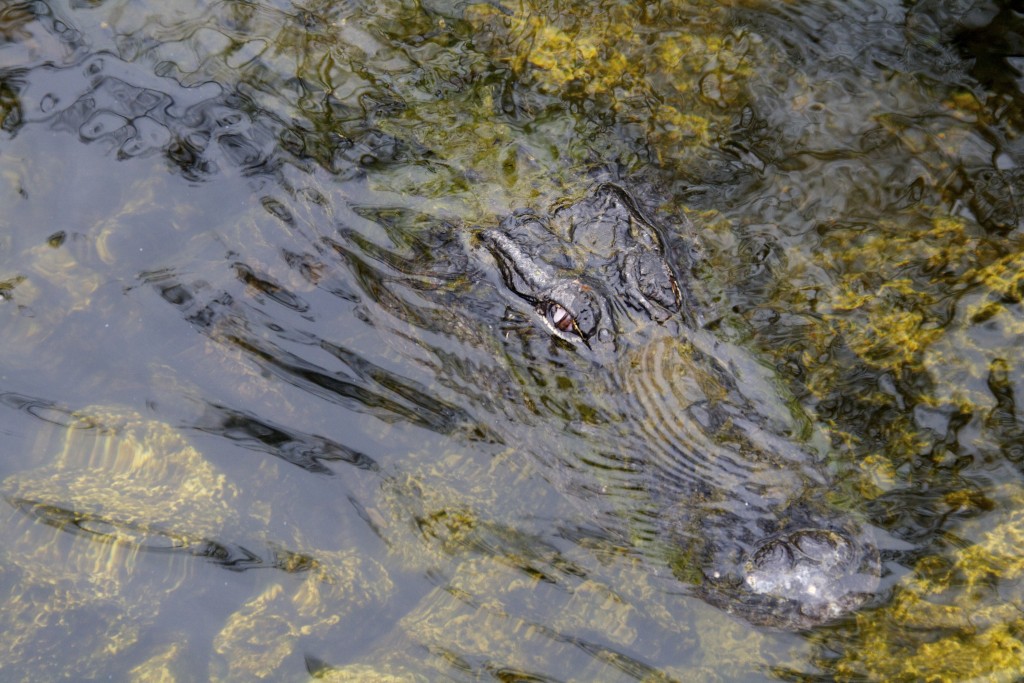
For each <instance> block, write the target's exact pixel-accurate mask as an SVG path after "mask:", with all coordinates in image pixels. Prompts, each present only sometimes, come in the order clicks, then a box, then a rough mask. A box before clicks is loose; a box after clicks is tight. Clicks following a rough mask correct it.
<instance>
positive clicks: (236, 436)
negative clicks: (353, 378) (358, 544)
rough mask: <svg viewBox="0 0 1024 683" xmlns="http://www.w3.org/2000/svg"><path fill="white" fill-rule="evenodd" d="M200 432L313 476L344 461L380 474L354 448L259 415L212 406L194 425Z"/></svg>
mask: <svg viewBox="0 0 1024 683" xmlns="http://www.w3.org/2000/svg"><path fill="white" fill-rule="evenodd" d="M193 428H194V429H197V430H198V431H201V432H204V433H207V434H214V435H217V436H221V437H224V438H225V439H228V440H229V441H233V442H235V443H237V444H239V445H240V446H242V447H244V448H247V449H249V450H254V451H259V452H263V453H267V454H268V455H272V456H274V457H277V458H281V459H282V460H284V461H285V462H288V463H291V464H292V465H296V466H297V467H301V468H302V469H304V470H306V471H307V472H311V473H313V474H326V475H332V474H334V470H332V469H331V468H330V467H328V466H327V465H325V464H324V463H325V462H342V463H347V464H349V465H354V466H355V467H358V468H359V469H362V470H370V471H374V472H375V471H377V470H378V469H379V467H378V465H377V462H376V461H375V460H374V459H373V458H371V457H370V456H368V455H366V454H365V453H361V452H360V451H357V450H355V449H354V448H349V447H348V446H345V445H344V444H340V443H338V442H336V441H332V440H330V439H326V438H324V437H322V436H317V435H310V434H302V433H299V432H297V431H295V430H292V429H288V428H286V427H283V426H281V425H274V424H271V423H270V422H269V421H267V420H263V419H260V418H258V417H256V416H255V415H251V414H248V413H244V412H241V411H238V410H232V409H231V408H227V407H225V406H221V405H216V404H213V403H208V404H207V405H206V412H205V414H204V415H203V416H202V417H200V418H198V419H197V420H196V421H195V423H194V425H193Z"/></svg>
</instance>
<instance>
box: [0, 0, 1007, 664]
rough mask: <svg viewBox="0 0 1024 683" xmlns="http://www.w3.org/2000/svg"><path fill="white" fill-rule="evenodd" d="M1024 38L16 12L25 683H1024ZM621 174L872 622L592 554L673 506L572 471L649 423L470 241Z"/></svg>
mask: <svg viewBox="0 0 1024 683" xmlns="http://www.w3.org/2000/svg"><path fill="white" fill-rule="evenodd" d="M1021 35H1024V17H1022V15H1020V14H1019V13H1016V12H1014V11H1013V10H1012V9H1011V6H1010V3H999V2H994V3H989V4H982V5H975V4H967V3H940V2H918V3H896V2H892V3H885V2H857V3H850V2H834V3H829V2H794V3H786V4H779V3H763V4H762V3H757V2H743V3H734V4H727V5H718V4H714V3H701V2H690V3H687V2H674V1H672V0H666V1H665V2H655V3H648V4H645V5H643V6H638V5H636V4H635V3H627V2H619V3H616V2H601V3H598V4H595V3H592V2H588V3H576V4H573V3H568V2H532V1H529V0H524V1H522V2H502V3H479V4H474V3H468V2H448V1H446V0H423V1H421V2H400V1H398V0H395V1H390V0H389V1H388V2H380V3H363V2H358V1H356V0H353V1H342V2H320V3H316V2H314V3H303V4H301V5H296V4H291V3H275V2H263V3H242V2H217V3H191V4H190V3H187V2H171V3H139V2H132V3H129V2H123V1H113V0H110V1H106V2H104V1H102V0H100V1H98V2H79V1H73V2H70V3H53V2H42V1H38V2H26V3H9V4H7V5H5V6H4V7H3V9H0V207H3V210H2V212H0V295H2V301H0V316H2V318H3V321H2V323H0V324H2V329H3V340H4V353H3V357H2V361H0V434H2V435H3V439H2V440H0V480H2V492H3V495H4V501H5V502H4V503H3V504H2V505H3V509H4V514H3V516H2V520H3V521H2V524H0V534H2V537H3V543H0V547H2V548H3V550H2V551H0V587H2V590H0V601H2V603H3V607H4V608H3V610H2V616H0V619H2V621H3V630H4V632H5V635H6V638H5V644H4V646H3V647H2V648H0V670H2V671H3V672H4V673H3V678H5V679H11V680H18V679H24V680H40V679H57V678H60V677H73V678H76V679H80V680H92V679H99V678H112V679H114V680H151V679H156V678H157V677H160V676H163V677H165V678H166V679H167V680H253V679H257V678H260V677H262V678H266V679H269V680H305V679H308V678H309V677H311V676H316V677H320V678H324V679H328V680H366V681H377V680H392V679H389V678H387V677H388V676H391V677H393V680H429V681H434V680H503V681H509V680H544V681H548V680H551V681H597V680H600V681H623V680H645V681H655V680H778V679H782V680H832V679H840V680H921V679H925V678H929V677H932V678H934V679H936V680H942V679H944V678H945V679H948V680H962V679H965V678H968V677H979V678H986V677H989V678H994V679H997V680H1013V679H1015V678H1016V677H1017V676H1018V674H1019V671H1021V670H1022V668H1024V662H1022V659H1024V646H1022V644H1021V642H1020V633H1021V630H1022V627H1024V621H1022V619H1021V616H1020V615H1021V607H1022V606H1024V597H1022V595H1021V590H1020V580H1021V574H1022V572H1024V565H1022V563H1021V560H1020V557H1022V556H1024V552H1022V550H1024V548H1022V547H1021V545H1022V543H1021V538H1022V527H1021V525H1022V519H1021V510H1022V509H1024V508H1022V505H1024V484H1022V470H1021V463H1022V460H1024V450H1022V447H1021V444H1022V442H1024V416H1022V412H1021V408H1020V407H1018V406H1017V405H1016V399H1015V397H1016V395H1017V394H1018V393H1020V392H1021V391H1022V390H1024V379H1022V378H1024V375H1022V355H1024V354H1022V349H1024V344H1021V335H1022V333H1024V309H1022V307H1021V295H1022V287H1024V285H1022V281H1024V275H1022V273H1024V245H1022V242H1024V231H1022V227H1021V225H1022V224H1021V210H1022V207H1021V201H1022V200H1021V186H1022V185H1021V178H1022V176H1021V171H1020V163H1021V160H1022V159H1024V149H1022V148H1021V142H1020V133H1021V126H1022V125H1024V93H1022V90H1021V85H1022V80H1021V79H1022V78H1024V76H1022V75H1021V74H1022V70H1024V62H1022V61H1021V60H1022V59H1024V57H1022V56H1021V48H1020V40H1021ZM602 179H614V180H616V181H617V182H620V183H621V184H623V185H625V186H626V187H630V188H634V189H635V191H636V193H637V194H638V195H640V196H643V197H644V199H645V202H646V206H645V208H646V209H647V210H648V211H650V212H651V214H652V215H653V216H654V217H655V218H656V219H657V221H658V222H659V224H660V225H661V226H662V227H663V229H664V230H665V232H666V234H667V236H668V242H669V246H670V248H671V249H672V253H674V254H677V255H681V254H682V253H683V251H684V250H690V249H692V250H694V252H695V253H697V254H698V257H699V258H697V260H696V261H695V262H696V263H697V264H699V266H698V267H696V268H695V269H693V270H692V271H690V272H688V273H687V276H688V277H689V278H692V284H693V288H694V291H695V292H696V293H697V294H696V295H695V296H696V298H697V305H698V306H699V308H700V313H701V315H700V317H699V318H700V323H701V324H702V325H703V326H704V327H703V329H702V330H701V334H704V335H706V336H707V338H709V339H715V340H718V341H719V342H720V343H722V344H727V345H730V347H731V348H734V349H737V350H738V351H737V352H738V353H741V354H743V355H742V357H743V358H747V359H753V360H751V362H752V363H754V364H756V365H757V366H758V367H759V368H762V369H763V371H764V372H763V375H764V376H765V377H767V379H766V380H765V381H766V386H771V387H773V388H772V390H771V391H769V392H767V393H766V394H765V395H764V396H763V402H762V403H763V404H762V405H761V406H760V407H759V409H760V410H761V411H762V412H771V411H798V412H801V413H802V414H806V415H808V416H810V417H809V422H808V424H807V425H805V428H806V429H805V431H806V434H804V435H803V437H802V438H804V439H806V440H808V441H809V442H813V443H814V444H815V448H816V449H817V452H819V453H820V454H821V457H822V459H823V461H822V463H821V464H822V469H823V470H824V471H825V472H826V474H827V480H828V487H827V489H828V490H827V493H823V494H821V495H822V496H824V497H826V498H827V500H828V505H830V506H831V507H833V508H835V509H837V510H842V511H843V512H844V513H846V514H850V515H856V516H857V517H858V518H861V519H863V520H864V521H865V524H866V525H867V526H869V527H870V528H871V529H872V530H873V533H874V536H875V539H876V542H877V544H878V546H879V549H880V551H881V557H882V576H881V582H880V585H879V588H878V590H877V596H875V599H874V600H873V601H872V602H871V604H870V605H869V606H867V607H865V608H863V609H861V610H859V611H858V612H857V613H855V614H852V615H848V616H847V617H845V618H843V619H841V620H839V621H838V622H836V623H833V624H829V625H827V626H823V627H820V628H815V629H811V630H807V631H802V632H787V631H778V630H772V629H768V628H761V627H756V626H753V625H751V624H749V623H747V622H746V621H744V620H742V619H737V618H734V617H732V616H729V615H728V614H726V613H725V612H724V611H723V610H721V609H717V608H715V607H713V606H711V605H709V604H706V603H705V602H703V601H701V600H700V599H698V597H697V596H696V595H695V590H694V586H693V585H692V583H688V582H687V581H686V580H683V579H682V578H681V577H680V576H677V575H674V574H673V573H672V572H671V571H669V570H668V568H666V567H664V566H659V565H658V563H657V562H652V561H651V560H650V558H649V557H648V556H647V554H646V553H645V551H644V550H643V549H644V548H645V547H649V546H644V545H643V542H644V541H645V540H646V542H647V543H650V542H651V539H644V538H640V537H642V536H644V534H645V533H646V530H647V529H648V527H643V526H642V525H641V526H639V527H636V526H630V527H628V528H626V529H625V530H624V531H623V529H614V528H612V529H609V528H608V526H607V525H604V524H600V523H597V522H596V521H595V519H600V515H601V514H604V513H609V514H611V513H614V512H615V511H621V510H622V509H623V508H624V507H626V508H629V507H630V506H631V505H633V503H632V502H630V501H628V500H627V501H624V499H623V497H622V496H623V493H622V491H621V490H618V489H616V482H617V480H616V478H615V477H616V475H615V469H614V467H610V466H608V464H607V463H604V465H603V466H601V467H596V466H595V467H593V468H592V469H587V468H582V470H581V471H582V475H581V474H579V473H573V474H571V475H567V474H566V471H565V468H564V465H565V461H566V454H572V455H574V457H575V455H578V454H579V453H585V454H586V453H593V454H594V455H595V458H594V462H597V461H600V458H598V457H597V455H601V452H600V449H599V448H598V444H599V441H600V437H601V436H602V435H603V434H605V433H606V432H602V429H604V427H602V425H605V424H608V423H609V420H611V419H612V418H610V417H609V416H616V415H622V414H628V415H629V416H631V418H633V419H636V420H638V421H640V422H641V423H643V424H652V423H651V421H650V420H651V419H652V418H650V416H648V415H645V414H642V413H645V409H644V406H645V405H649V403H647V402H645V399H644V398H643V397H642V396H641V398H639V399H637V400H636V401H633V402H631V401H629V400H626V399H625V398H622V399H621V400H620V397H617V396H614V395H604V394H601V393H600V392H598V391H597V390H596V389H597V388H599V387H602V386H604V384H603V378H604V375H603V374H602V370H600V369H596V370H595V369H594V367H593V366H588V365H585V364H580V363H579V361H578V354H574V353H573V352H572V351H571V350H570V349H566V348H565V347H563V346H559V345H558V344H552V343H549V341H548V338H547V336H546V335H547V333H546V331H545V330H544V329H543V328H541V327H538V326H537V325H536V324H535V321H534V320H532V319H531V318H530V316H529V315H528V313H529V312H528V311H526V312H525V313H524V310H523V309H522V307H516V306H515V305H513V304H512V303H510V299H509V298H508V297H507V296H505V295H504V294H503V293H502V292H501V284H500V280H499V279H498V278H496V277H495V273H494V272H493V271H494V269H493V267H490V266H489V265H488V262H487V261H486V259H483V260H481V259H480V258H478V257H477V256H478V255H475V254H474V252H473V249H472V246H471V244H472V237H471V235H472V232H473V230H475V229H476V228H477V227H494V226H495V225H497V224H498V222H499V220H500V219H501V217H503V216H504V215H506V214H508V213H509V212H510V211H513V210H515V209H518V208H524V207H528V208H532V209H534V210H537V211H545V210H546V209H547V208H548V207H549V206H551V205H552V204H565V203H568V202H570V201H572V200H573V199H575V198H578V197H580V196H583V195H584V194H586V193H587V192H589V191H590V190H591V189H592V188H593V186H594V185H595V183H597V182H599V181H600V180H602ZM679 257H680V258H682V256H679ZM659 348H667V347H666V346H665V345H660V346H657V345H656V346H651V347H649V348H646V350H645V351H642V352H637V353H636V355H635V356H630V357H629V358H630V359H632V362H633V365H634V366H638V367H643V368H646V370H645V372H646V373H647V374H646V375H644V376H645V377H647V378H648V379H649V380H650V383H651V385H652V386H666V387H667V388H666V389H665V391H669V392H671V391H680V389H679V387H678V386H675V387H674V386H673V383H672V382H671V381H670V380H671V377H669V376H668V375H665V374H659V373H663V372H664V368H666V367H671V366H672V364H671V363H669V362H667V361H665V360H664V357H663V356H659V355H657V349H659ZM645 354H646V355H645ZM609 373H612V371H611V370H609ZM609 376H612V375H611V374H610V375H609ZM667 377H668V379H666V378H667ZM639 391H640V392H641V393H642V388H641V389H640V390H639ZM644 420H648V421H647V422H646V423H645V422H643V421H644ZM654 426H655V427H657V425H654ZM651 432H652V433H657V432H658V429H654V428H652V429H651ZM794 438H796V437H795V436H794ZM604 455H607V454H603V455H602V457H604ZM616 455H617V456H621V454H616ZM641 456H642V454H641ZM623 488H624V487H623ZM567 489H568V490H567ZM581 490H582V491H584V492H585V495H583V494H581ZM602 491H603V492H605V493H607V494H608V495H605V496H603V497H602V495H601V492H602ZM640 493H641V494H643V493H644V491H640ZM581 498H589V500H581ZM595 510H596V511H597V513H598V514H597V515H595V514H594V511H595ZM613 526H614V525H613ZM654 528H657V525H654ZM620 532H621V533H620ZM629 534H633V535H634V536H635V537H634V538H630V537H629Z"/></svg>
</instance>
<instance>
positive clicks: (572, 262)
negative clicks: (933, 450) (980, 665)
mask: <svg viewBox="0 0 1024 683" xmlns="http://www.w3.org/2000/svg"><path fill="white" fill-rule="evenodd" d="M685 232H686V231H685V230H683V231H673V233H672V236H676V235H677V234H685ZM476 245H477V246H476V249H477V252H478V253H481V254H482V258H484V259H485V260H489V261H490V264H491V265H490V267H491V270H492V271H496V276H495V278H494V279H495V280H496V281H497V283H498V288H499V289H502V290H503V291H504V293H505V296H506V299H507V303H508V304H509V305H510V306H512V307H513V308H518V309H519V311H520V314H521V315H523V316H529V317H531V318H532V319H533V321H534V324H535V325H536V326H537V327H539V328H541V329H543V330H544V331H546V333H547V334H548V335H550V339H551V340H552V344H553V345H554V347H555V349H554V350H553V352H552V354H553V355H552V356H551V357H550V358H549V359H547V360H546V362H548V363H549V364H551V367H553V368H558V367H561V368H565V367H572V366H573V365H576V366H578V370H579V373H578V375H577V380H578V381H576V382H571V381H570V382H568V383H567V382H565V381H563V382H562V383H561V386H563V387H564V386H568V385H571V386H570V388H569V389H568V392H566V391H564V390H562V391H561V392H560V390H559V389H558V388H557V387H558V386H559V383H558V382H557V381H551V379H550V378H547V379H545V380H544V381H541V382H534V381H531V380H530V379H529V378H530V377H532V376H533V375H531V374H530V373H527V372H522V373H519V374H518V376H520V377H523V378H524V380H523V381H522V384H523V386H524V390H525V392H526V393H527V394H530V393H533V394H534V397H533V399H534V400H533V402H534V403H535V404H536V405H541V404H545V405H548V404H558V403H559V400H558V399H559V398H563V399H564V398H565V394H566V393H571V392H579V393H581V394H592V395H597V396H606V397H612V398H609V399H607V400H606V401H605V403H604V404H603V405H608V404H610V405H608V407H607V409H605V412H603V413H602V414H601V415H600V416H594V415H591V416H590V417H586V416H580V415H577V416H575V417H571V416H570V417H568V418H567V420H566V429H567V430H568V431H569V432H570V433H573V434H581V435H583V438H581V439H580V440H579V446H578V448H573V449H571V450H572V453H571V454H568V455H566V454H564V453H563V454H561V455H553V456H552V457H553V458H554V459H555V460H557V461H558V462H556V463H554V465H553V467H552V471H553V472H554V473H555V475H554V476H553V479H555V480H557V481H560V482H562V483H563V484H566V488H567V489H570V490H572V491H574V492H575V493H576V494H577V495H576V496H575V497H576V498H578V499H580V500H582V501H583V502H584V504H589V505H590V506H591V509H594V510H596V512H597V517H595V518H596V519H600V520H602V521H603V523H605V525H606V526H608V527H611V528H618V529H620V530H622V531H623V533H624V535H627V536H629V537H630V538H633V539H636V538H647V539H648V541H647V542H645V543H646V546H645V547H646V548H647V549H648V550H647V551H646V552H647V553H648V554H654V555H657V556H660V557H661V558H662V559H663V560H665V561H666V562H667V563H668V565H669V566H670V567H671V568H672V570H673V573H674V574H675V576H676V578H678V579H680V580H683V581H685V582H687V583H689V584H691V585H692V586H693V592H694V593H695V594H696V595H698V596H699V597H700V598H702V599H703V600H705V601H706V602H708V603H710V604H713V605H715V606H717V607H720V608H722V609H723V610H725V611H727V612H729V613H731V614H734V615H736V616H739V617H741V618H743V619H745V620H747V621H749V622H751V623H754V624H756V625H763V626H769V627H777V628H782V629H806V628H811V627H815V626H819V625H822V624H826V623H829V622H832V621H834V620H836V619H837V618H839V617H842V616H843V615H846V614H848V613H850V612H851V611H853V610H855V609H857V608H859V607H861V606H863V605H864V604H865V603H866V602H868V601H869V600H870V599H871V596H872V594H873V591H874V590H875V588H876V586H877V583H878V577H879V554H878V551H877V549H876V546H875V544H874V542H873V540H872V537H871V534H870V533H869V532H868V531H867V530H866V529H865V528H864V526H863V525H862V524H861V523H860V522H859V521H857V519H856V518H855V517H854V516H853V515H852V514H850V513H847V512H840V511H838V510H835V509H831V508H830V507H829V505H828V504H827V503H825V502H824V498H825V494H827V490H828V484H829V477H828V476H827V474H826V471H825V470H826V469H827V467H826V460H827V457H826V456H822V455H820V453H816V452H815V447H813V446H812V442H813V441H814V440H813V439H811V438H808V437H807V434H808V429H807V419H806V415H802V414H801V413H800V411H799V409H797V408H794V405H795V401H792V400H790V401H783V399H782V398H781V397H782V396H783V395H784V390H783V389H782V388H780V387H779V386H778V383H777V381H775V380H774V378H773V376H772V375H771V373H770V372H769V371H768V370H766V369H765V368H763V367H761V366H760V365H759V364H758V363H756V361H755V360H754V359H753V358H751V357H750V355H749V354H745V353H744V352H743V351H742V350H741V349H738V348H737V347H735V346H732V345H729V344H726V343H725V342H723V341H720V340H718V339H716V338H715V337H714V335H713V334H711V333H710V332H708V331H707V330H706V329H703V328H704V327H705V322H706V318H708V317H709V315H708V311H705V310H702V307H701V305H700V304H699V303H698V302H699V301H700V297H698V296H697V295H696V293H695V291H694V287H693V286H692V285H693V282H692V278H687V277H684V276H683V273H686V272H692V270H693V266H694V265H695V264H694V263H693V261H694V260H695V259H694V257H693V256H692V254H693V253H694V250H693V249H687V248H685V246H686V245H685V244H684V245H683V246H684V248H683V249H681V251H682V252H684V255H685V258H678V257H673V254H672V252H671V250H670V248H669V246H668V243H667V241H666V233H665V231H664V230H662V229H661V228H660V227H659V226H658V225H656V223H655V222H654V221H653V220H652V219H651V218H650V217H649V216H648V214H647V213H646V211H645V210H644V209H643V207H642V206H641V204H640V202H639V201H637V199H636V198H635V197H634V196H633V194H631V193H630V192H629V191H627V190H626V189H624V188H623V187H621V186H620V185H618V184H614V183H607V182H606V183H603V184H600V185H599V186H597V188H596V189H594V190H592V191H591V192H589V193H588V195H587V196H585V197H584V198H583V199H581V200H579V201H577V202H575V203H573V204H569V205H564V206H560V207H556V208H554V209H552V210H551V211H550V212H549V213H546V214H545V213H540V212H534V211H530V210H525V209H524V210H518V211H515V212H513V213H512V214H511V215H509V216H508V217H507V218H505V219H504V220H502V221H501V222H500V224H499V225H498V226H497V227H495V228H486V229H480V230H478V231H477V233H476ZM524 355H525V356H526V357H533V358H538V357H539V354H538V353H536V352H534V353H528V354H524ZM549 372H550V371H549ZM559 393H561V395H560V396H559ZM584 401H586V399H584ZM565 403H566V401H564V400H563V401H562V404H563V405H564V404H565ZM598 403H600V401H598ZM599 410H601V409H599ZM585 423H589V424H585ZM594 437H596V438H594ZM542 438H545V439H549V440H550V441H551V444H549V447H547V448H545V444H538V445H536V446H534V447H533V448H532V449H531V450H533V451H534V452H541V453H543V452H545V451H547V452H552V451H556V450H558V447H557V446H556V445H555V442H557V441H558V439H557V437H552V436H551V435H550V434H548V435H545V436H544V437H542ZM563 450H565V449H564V447H563ZM817 450H818V451H820V450H822V449H821V448H820V447H818V449H817ZM596 480H600V481H601V483H600V484H596ZM638 491H641V492H642V494H641V495H637V492H638ZM651 549H654V550H653V552H652V551H651Z"/></svg>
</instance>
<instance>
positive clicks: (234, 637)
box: [210, 550, 392, 681]
mask: <svg viewBox="0 0 1024 683" xmlns="http://www.w3.org/2000/svg"><path fill="white" fill-rule="evenodd" d="M278 564H280V565H281V568H282V569H283V570H284V571H286V572H290V573H292V574H293V576H294V578H295V579H296V580H295V581H279V582H274V583H272V584H270V585H268V586H267V587H266V588H265V589H264V590H263V592H262V593H260V594H259V595H257V596H256V597H254V598H252V599H251V600H249V601H248V602H247V603H245V605H243V606H242V607H241V609H239V610H238V611H237V612H235V613H234V614H232V615H231V616H230V617H229V618H228V620H227V622H226V623H225V624H224V627H223V628H222V629H221V631H220V633H218V634H217V636H216V637H215V638H214V641H213V645H214V649H215V651H216V652H217V654H218V655H220V656H221V657H222V658H223V659H222V661H221V662H220V663H218V664H216V665H215V666H214V667H213V669H212V670H211V672H210V678H211V680H225V681H235V680H257V679H263V680H280V675H281V667H282V664H283V663H284V662H285V659H286V658H287V657H288V656H290V655H291V654H292V653H293V652H294V651H295V646H296V644H297V643H298V641H299V639H300V638H301V637H302V636H307V635H311V634H316V633H318V632H321V631H323V630H325V629H328V628H330V627H332V626H335V625H336V624H338V623H339V622H340V621H341V620H342V618H343V617H345V615H346V614H347V613H348V612H349V611H351V610H352V609H354V608H356V607H362V606H366V605H367V604H370V603H371V602H378V601H381V600H383V598H384V597H385V596H386V595H387V594H388V593H390V591H391V588H392V583H391V579H389V578H388V575H387V573H386V571H385V570H384V568H383V567H381V566H380V565H379V564H378V563H376V562H374V561H373V560H369V559H367V558H364V557H361V556H360V554H359V553H358V552H357V551H354V550H353V551H344V552H337V553H319V554H318V557H317V559H313V558H311V557H307V556H303V555H297V554H288V553H282V555H281V556H280V557H279V558H278ZM296 584H297V585H296Z"/></svg>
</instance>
